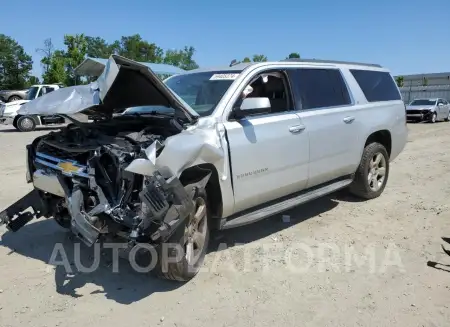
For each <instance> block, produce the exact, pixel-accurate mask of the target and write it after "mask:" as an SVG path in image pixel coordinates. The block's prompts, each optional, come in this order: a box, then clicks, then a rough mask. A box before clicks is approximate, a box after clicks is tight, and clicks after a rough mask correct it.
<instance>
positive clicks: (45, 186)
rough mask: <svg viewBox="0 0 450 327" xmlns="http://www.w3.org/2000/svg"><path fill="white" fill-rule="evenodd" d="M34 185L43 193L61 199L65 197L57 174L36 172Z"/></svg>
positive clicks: (42, 171) (39, 170)
mask: <svg viewBox="0 0 450 327" xmlns="http://www.w3.org/2000/svg"><path fill="white" fill-rule="evenodd" d="M33 185H34V187H35V188H37V189H39V190H41V191H44V192H48V193H51V194H54V195H56V196H60V197H64V196H65V193H64V188H63V187H62V185H61V183H60V182H59V180H58V177H57V176H56V174H55V173H50V172H46V171H44V170H42V169H38V170H36V171H35V172H34V173H33Z"/></svg>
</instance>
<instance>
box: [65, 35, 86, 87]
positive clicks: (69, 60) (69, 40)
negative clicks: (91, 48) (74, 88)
mask: <svg viewBox="0 0 450 327" xmlns="http://www.w3.org/2000/svg"><path fill="white" fill-rule="evenodd" d="M64 45H65V46H66V48H67V50H66V52H65V58H66V60H65V66H66V73H67V78H66V84H67V85H76V84H80V77H79V76H76V75H75V72H74V70H75V68H76V67H77V66H78V65H79V64H81V63H82V62H83V60H84V59H85V58H86V53H87V45H88V44H87V40H86V36H85V35H84V34H76V35H64Z"/></svg>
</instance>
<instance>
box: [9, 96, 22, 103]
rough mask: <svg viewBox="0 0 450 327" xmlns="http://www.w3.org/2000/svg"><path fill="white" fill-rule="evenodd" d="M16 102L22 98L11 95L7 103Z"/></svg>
mask: <svg viewBox="0 0 450 327" xmlns="http://www.w3.org/2000/svg"><path fill="white" fill-rule="evenodd" d="M17 100H22V98H21V97H19V96H17V95H13V96H11V97H9V98H8V102H12V101H17Z"/></svg>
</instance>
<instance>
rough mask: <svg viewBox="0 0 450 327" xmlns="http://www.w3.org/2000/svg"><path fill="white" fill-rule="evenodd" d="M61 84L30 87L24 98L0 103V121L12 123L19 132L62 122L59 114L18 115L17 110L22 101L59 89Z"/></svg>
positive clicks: (5, 123)
mask: <svg viewBox="0 0 450 327" xmlns="http://www.w3.org/2000/svg"><path fill="white" fill-rule="evenodd" d="M62 87H63V86H62V85H61V84H42V85H33V86H32V87H30V89H29V91H28V94H27V99H26V100H16V101H11V102H7V103H0V123H1V124H4V125H13V126H14V127H15V128H16V129H18V130H19V131H21V132H30V131H33V130H34V129H35V128H36V126H37V125H49V124H62V123H64V119H63V118H61V117H59V116H53V115H52V116H39V115H30V116H27V115H18V114H17V112H18V111H19V109H20V108H21V107H22V105H23V104H24V103H27V102H30V101H32V100H34V99H37V98H39V97H41V96H43V95H45V94H47V93H50V92H53V91H55V90H59V89H60V88H62Z"/></svg>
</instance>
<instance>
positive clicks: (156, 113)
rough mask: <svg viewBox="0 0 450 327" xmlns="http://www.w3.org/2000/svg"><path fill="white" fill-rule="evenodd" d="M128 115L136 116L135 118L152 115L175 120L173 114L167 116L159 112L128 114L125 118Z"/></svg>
mask: <svg viewBox="0 0 450 327" xmlns="http://www.w3.org/2000/svg"><path fill="white" fill-rule="evenodd" d="M128 115H130V116H131V115H134V116H138V117H141V116H144V115H150V116H162V117H169V118H173V114H166V113H163V112H159V111H145V112H130V113H126V114H125V116H128Z"/></svg>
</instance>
